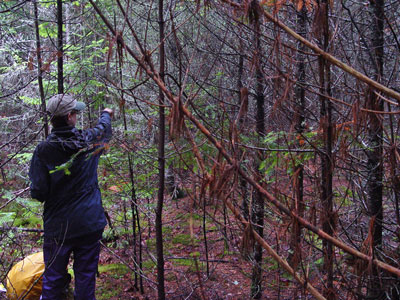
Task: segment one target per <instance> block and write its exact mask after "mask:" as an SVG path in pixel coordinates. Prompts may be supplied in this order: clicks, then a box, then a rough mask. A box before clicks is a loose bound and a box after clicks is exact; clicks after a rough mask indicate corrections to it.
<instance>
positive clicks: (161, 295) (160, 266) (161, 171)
mask: <svg viewBox="0 0 400 300" xmlns="http://www.w3.org/2000/svg"><path fill="white" fill-rule="evenodd" d="M163 10H164V2H163V0H159V1H158V22H159V23H158V24H159V34H160V51H159V53H160V54H159V55H160V57H159V59H160V70H159V72H160V77H161V79H162V80H163V81H164V73H165V61H164V59H165V50H164V36H165V34H164V12H163ZM159 103H160V108H159V138H158V179H159V183H158V198H157V210H156V245H157V282H158V285H157V291H158V299H159V300H162V299H165V287H164V250H163V236H162V212H163V205H164V180H165V155H164V152H165V111H164V106H163V105H164V94H163V92H162V90H161V89H160V90H159Z"/></svg>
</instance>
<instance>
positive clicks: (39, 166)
mask: <svg viewBox="0 0 400 300" xmlns="http://www.w3.org/2000/svg"><path fill="white" fill-rule="evenodd" d="M29 179H30V181H31V185H30V190H31V197H32V198H33V199H36V200H38V201H40V202H44V201H46V200H47V198H48V193H49V186H50V174H49V170H48V169H47V167H46V165H45V164H44V163H43V162H42V160H41V159H40V157H39V146H38V147H36V149H35V152H34V153H33V156H32V160H31V165H30V168H29Z"/></svg>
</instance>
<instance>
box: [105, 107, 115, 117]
mask: <svg viewBox="0 0 400 300" xmlns="http://www.w3.org/2000/svg"><path fill="white" fill-rule="evenodd" d="M103 111H105V112H108V113H109V114H110V116H111V118H112V117H113V116H114V111H113V110H112V109H111V108H105V109H104V110H103Z"/></svg>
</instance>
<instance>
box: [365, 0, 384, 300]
mask: <svg viewBox="0 0 400 300" xmlns="http://www.w3.org/2000/svg"><path fill="white" fill-rule="evenodd" d="M370 4H371V12H372V15H373V19H372V48H373V57H374V60H375V61H373V62H371V63H372V64H373V65H375V66H376V68H375V70H376V72H374V74H373V78H374V80H375V81H377V82H381V81H382V76H383V55H384V53H383V46H384V38H383V36H384V32H383V30H384V0H375V1H370ZM366 102H367V103H366V106H367V108H369V109H373V110H375V111H383V108H384V107H383V101H382V100H381V99H380V98H379V97H378V96H377V95H376V94H375V91H374V90H373V89H371V90H370V91H369V93H368V95H367V101H366ZM368 122H369V124H368V146H369V147H368V148H369V149H368V151H367V157H368V158H367V172H368V175H367V176H368V177H367V193H368V198H367V201H368V215H369V216H370V218H375V221H374V222H372V224H373V225H372V226H373V235H372V236H373V241H372V243H373V247H374V249H375V248H378V249H380V248H381V247H382V221H383V207H382V197H383V196H382V194H383V184H382V179H383V157H382V156H383V127H382V119H381V116H380V115H378V114H374V113H370V114H369V115H368ZM377 275H378V271H377V269H376V268H374V270H373V276H372V277H371V280H370V284H369V288H368V297H369V298H370V297H372V298H375V297H376V298H377V297H379V295H380V294H381V293H382V292H381V291H380V290H381V289H380V284H379V280H378V279H377V278H376V277H375V276H377ZM372 298H371V299H372Z"/></svg>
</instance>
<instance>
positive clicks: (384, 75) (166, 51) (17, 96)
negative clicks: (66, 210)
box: [0, 0, 400, 300]
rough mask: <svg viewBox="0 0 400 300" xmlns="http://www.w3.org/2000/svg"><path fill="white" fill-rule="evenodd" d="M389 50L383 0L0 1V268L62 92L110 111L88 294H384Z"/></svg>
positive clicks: (391, 127)
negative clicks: (96, 256) (99, 231)
mask: <svg viewBox="0 0 400 300" xmlns="http://www.w3.org/2000/svg"><path fill="white" fill-rule="evenodd" d="M399 64H400V2H399V1H397V0H365V1H355V0H340V1H339V0H336V1H334V0H220V1H217V0H203V1H201V0H186V1H178V0H154V1H153V0H151V1H148V0H136V1H129V0H127V1H123V0H115V1H114V0H102V1H99V0H88V1H80V0H76V1H66V0H64V1H62V0H49V1H46V0H29V1H28V0H4V1H1V2H0V99H1V101H0V131H1V136H0V149H1V153H0V173H1V176H0V187H1V190H0V282H1V284H2V285H3V286H6V278H7V273H8V271H9V270H10V268H11V267H12V266H13V265H14V264H15V263H16V262H18V261H19V260H21V259H22V258H23V257H25V256H27V255H29V254H31V253H34V252H37V251H41V247H42V243H43V230H42V227H43V223H42V212H43V206H42V204H41V203H40V202H38V201H36V200H35V199H31V198H30V193H29V178H28V170H29V165H30V160H31V157H32V153H33V151H34V149H35V147H36V145H37V144H38V143H39V142H40V141H42V140H44V139H45V138H46V137H47V136H48V134H49V132H51V126H50V123H49V120H48V115H47V114H46V101H47V100H48V99H49V98H50V97H51V96H53V95H55V94H58V93H66V94H71V95H74V96H75V97H76V98H77V99H79V100H80V101H83V102H85V103H86V105H87V109H86V110H85V111H84V112H83V113H82V114H80V115H79V119H78V126H77V127H80V128H88V127H91V126H94V125H95V124H96V122H97V119H98V116H99V113H100V111H101V110H102V109H103V108H104V107H112V108H113V109H114V112H115V115H114V117H113V138H112V140H111V141H110V143H109V144H108V146H107V148H108V149H107V150H106V152H105V154H104V155H103V156H102V157H101V162H100V168H99V171H98V172H99V179H100V188H101V191H102V197H103V206H104V209H105V212H106V216H107V220H108V226H107V227H106V230H105V232H104V235H103V240H102V248H103V249H102V252H101V257H100V265H99V277H98V279H97V290H96V296H97V299H99V300H101V299H203V300H204V299H329V300H332V299H399V298H400V279H399V278H400V260H399V259H400V251H399V249H400V248H399V246H400V211H399V201H400V167H399V166H400V147H397V144H398V143H400V123H399V121H400V119H399V117H398V115H399V113H400V108H399V105H400V85H399V84H400V77H399V75H400V73H399V71H400V67H399ZM72 287H73V285H72ZM72 287H71V288H72ZM1 297H5V295H4V294H0V298H1ZM71 299H72V298H71Z"/></svg>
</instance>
